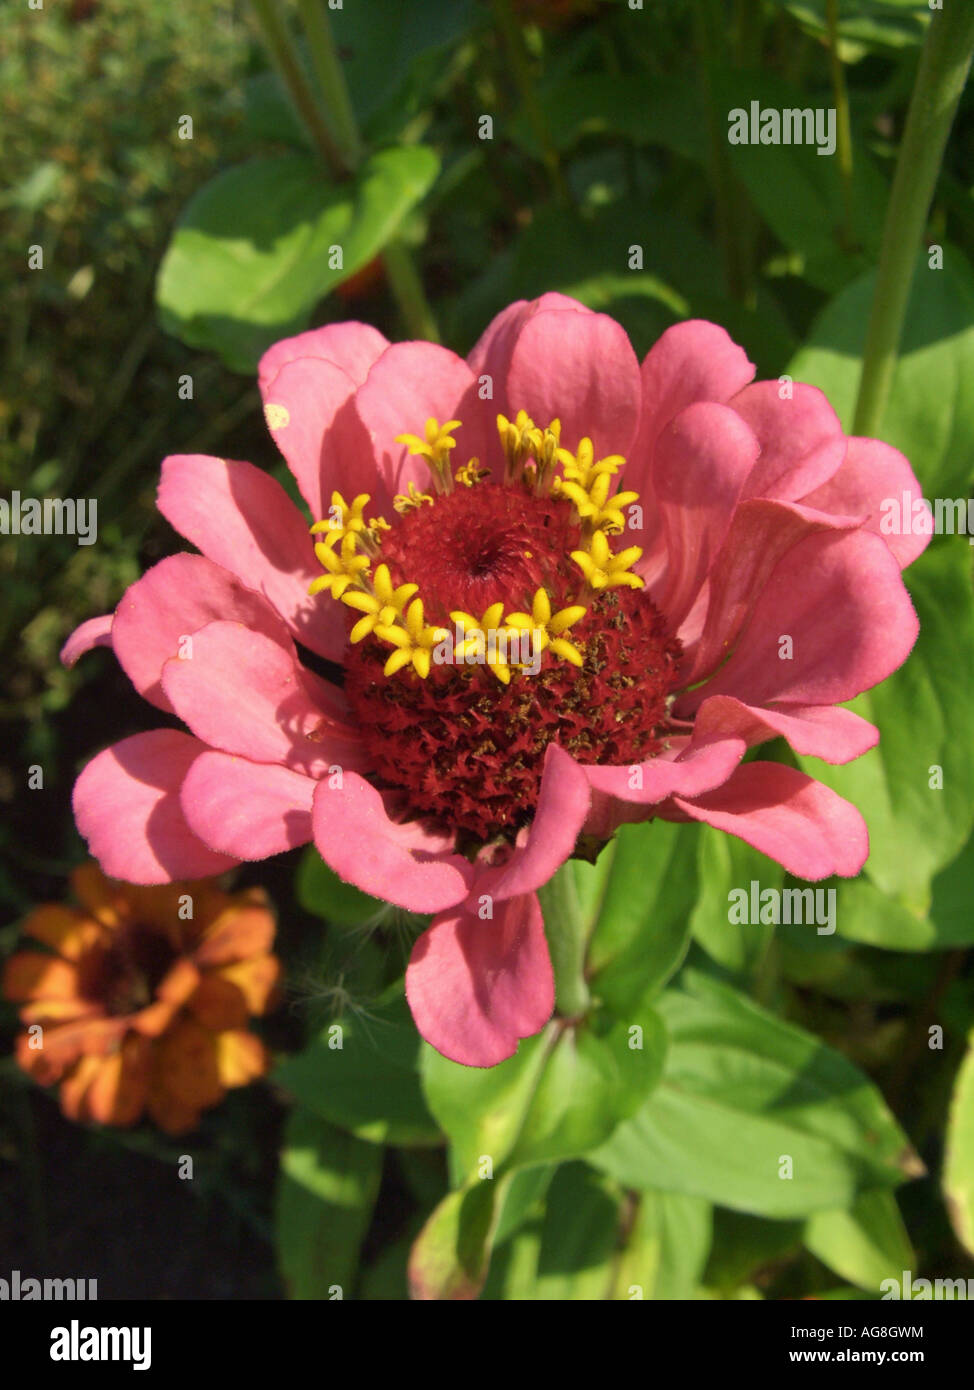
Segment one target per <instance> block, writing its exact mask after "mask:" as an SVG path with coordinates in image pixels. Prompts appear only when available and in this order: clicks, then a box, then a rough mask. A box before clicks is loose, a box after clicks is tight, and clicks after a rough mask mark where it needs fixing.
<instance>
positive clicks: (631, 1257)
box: [614, 1188, 713, 1301]
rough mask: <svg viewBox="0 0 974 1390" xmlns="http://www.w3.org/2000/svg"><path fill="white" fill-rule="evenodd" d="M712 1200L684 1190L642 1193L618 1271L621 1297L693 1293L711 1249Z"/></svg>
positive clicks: (675, 1297) (670, 1297) (682, 1296)
mask: <svg viewBox="0 0 974 1390" xmlns="http://www.w3.org/2000/svg"><path fill="white" fill-rule="evenodd" d="M712 1227H713V1212H712V1208H711V1205H710V1203H709V1202H706V1201H703V1200H702V1199H701V1198H699V1197H688V1196H686V1195H684V1194H683V1193H680V1192H657V1191H653V1190H652V1189H651V1188H650V1189H646V1190H645V1191H643V1192H641V1193H640V1194H639V1200H638V1205H637V1208H636V1214H635V1218H634V1220H633V1223H632V1227H631V1229H630V1232H629V1235H628V1236H627V1238H626V1243H625V1247H624V1248H623V1250H622V1252H621V1254H620V1256H619V1263H618V1267H617V1269H616V1273H615V1281H614V1282H615V1289H616V1297H618V1298H626V1299H633V1298H644V1299H665V1300H667V1301H670V1300H682V1299H688V1298H693V1297H694V1296H695V1295H696V1293H697V1290H698V1289H699V1287H700V1284H701V1282H702V1279H703V1270H704V1266H705V1265H706V1263H707V1256H708V1254H709V1252H710V1243H711V1238H712Z"/></svg>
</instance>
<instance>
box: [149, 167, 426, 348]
mask: <svg viewBox="0 0 974 1390" xmlns="http://www.w3.org/2000/svg"><path fill="white" fill-rule="evenodd" d="M438 168H439V161H438V159H437V157H436V155H435V154H434V153H433V152H432V150H429V149H427V148H425V147H424V146H419V145H413V146H399V147H396V148H393V149H388V150H381V151H380V152H379V153H378V154H375V155H373V156H372V157H371V158H370V159H369V160H368V161H367V162H366V163H365V164H364V165H363V166H362V168H361V169H360V170H359V172H358V173H357V174H356V176H355V178H354V180H350V181H348V182H347V183H342V184H337V185H336V184H334V183H331V182H329V180H328V178H327V177H326V176H325V174H324V173H323V172H322V169H321V167H320V166H319V165H318V164H317V163H316V162H315V161H314V160H313V159H311V158H309V157H306V156H304V155H301V154H282V155H274V156H270V157H266V158H260V159H254V160H250V161H249V162H248V163H246V164H242V165H239V166H238V167H237V168H234V169H228V170H226V171H225V172H224V173H222V174H218V175H217V177H216V178H215V179H213V180H212V181H211V182H210V183H208V184H207V185H206V186H205V187H204V188H203V189H201V190H200V192H199V193H197V195H196V197H195V198H193V199H192V200H191V202H190V203H189V204H188V205H187V207H186V208H185V210H184V212H183V215H182V217H181V218H180V220H179V223H178V225H177V227H176V231H175V233H174V235H173V238H172V241H171V242H170V244H169V249H168V250H167V252H166V255H165V257H164V258H163V262H162V265H161V266H160V269H159V278H158V281H157V285H156V299H157V303H158V306H159V311H160V315H161V319H162V324H163V327H164V328H166V329H167V331H168V332H170V333H173V334H175V335H176V336H177V337H179V338H181V339H182V340H183V342H185V343H188V344H189V345H190V346H191V347H197V348H203V349H205V350H208V351H212V352H216V353H218V354H219V355H220V356H221V357H222V358H223V360H224V362H226V364H227V366H229V367H232V368H234V369H235V370H237V371H246V372H249V371H252V370H253V368H254V366H255V365H256V362H257V359H258V357H259V356H260V354H261V352H263V351H264V349H265V348H267V347H268V346H270V344H271V343H273V342H275V341H276V340H277V339H278V338H282V337H285V336H287V335H288V334H289V333H295V332H297V331H298V330H300V329H301V328H303V327H304V326H305V325H306V323H307V322H308V318H309V316H310V314H311V310H312V309H313V308H314V306H315V304H316V303H317V302H318V300H319V299H321V298H322V297H323V296H324V295H326V294H327V293H329V291H331V290H333V289H334V288H335V286H336V285H339V284H341V283H342V281H343V280H347V279H348V277H349V276H351V275H354V274H355V272H356V271H357V270H360V269H361V268H362V266H363V265H365V264H366V263H367V262H368V261H370V260H371V259H372V257H373V256H375V255H376V254H377V253H378V252H379V251H381V250H382V248H383V246H384V245H385V244H386V242H387V241H389V240H390V239H391V238H392V237H393V236H394V235H395V234H396V232H397V231H398V229H399V227H400V225H401V223H402V221H403V218H404V217H405V216H406V214H407V213H408V212H409V211H410V210H411V209H412V208H413V207H415V205H416V204H417V203H418V202H419V200H420V199H421V198H422V197H423V196H424V195H425V194H426V192H427V191H428V190H429V188H430V186H431V185H432V183H433V180H434V179H435V178H436V174H437V170H438ZM336 248H340V250H341V256H342V264H341V267H340V268H339V267H338V265H337V263H336V262H337V256H336V254H335V249H336Z"/></svg>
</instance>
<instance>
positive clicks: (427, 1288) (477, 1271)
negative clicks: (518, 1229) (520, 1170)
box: [409, 1178, 498, 1300]
mask: <svg viewBox="0 0 974 1390" xmlns="http://www.w3.org/2000/svg"><path fill="white" fill-rule="evenodd" d="M497 1195H498V1190H497V1185H496V1184H495V1183H494V1182H492V1181H490V1180H489V1179H487V1180H483V1181H481V1180H480V1179H479V1178H474V1179H473V1180H472V1181H471V1182H470V1183H469V1184H468V1185H467V1186H466V1187H462V1188H460V1189H459V1190H458V1191H456V1192H450V1193H448V1194H447V1196H446V1197H444V1198H443V1201H442V1202H441V1203H440V1204H439V1206H438V1207H437V1208H436V1210H435V1211H434V1212H433V1214H432V1216H431V1217H430V1218H429V1220H428V1221H427V1223H426V1225H425V1226H424V1227H423V1229H422V1230H421V1231H420V1233H419V1236H418V1237H417V1239H416V1243H415V1244H414V1246H413V1248H412V1253H411V1254H410V1257H409V1287H410V1292H411V1294H412V1296H413V1298H416V1299H454V1300H460V1299H471V1298H476V1297H477V1294H478V1293H479V1292H480V1289H481V1287H482V1286H483V1282H484V1280H485V1279H486V1277H487V1265H488V1261H489V1259H490V1239H491V1231H492V1228H493V1225H494V1213H495V1206H496V1198H497Z"/></svg>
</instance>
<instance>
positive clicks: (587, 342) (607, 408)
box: [494, 308, 641, 458]
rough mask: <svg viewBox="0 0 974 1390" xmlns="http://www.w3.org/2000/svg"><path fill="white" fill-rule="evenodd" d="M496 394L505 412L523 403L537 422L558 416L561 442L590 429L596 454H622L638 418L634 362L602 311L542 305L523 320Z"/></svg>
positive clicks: (573, 443) (571, 444) (569, 443)
mask: <svg viewBox="0 0 974 1390" xmlns="http://www.w3.org/2000/svg"><path fill="white" fill-rule="evenodd" d="M494 398H495V407H496V409H498V410H503V409H504V405H503V404H500V402H501V401H503V402H506V405H507V410H506V412H505V413H506V414H507V415H509V416H511V415H513V414H515V413H516V412H517V411H518V410H526V411H527V412H528V414H529V415H530V416H531V418H532V419H533V420H534V421H535V423H536V424H538V425H541V426H545V425H547V424H548V423H549V421H551V420H553V419H556V418H557V419H559V420H560V421H561V438H562V443H563V444H564V445H565V447H566V448H569V449H575V448H576V447H577V446H578V442H579V440H580V439H581V438H582V437H583V436H585V435H588V436H589V438H591V440H592V442H593V444H594V446H595V456H596V458H599V457H601V456H604V455H606V454H623V455H626V454H628V453H629V448H630V445H631V444H632V442H633V439H634V437H635V434H636V427H637V425H638V424H639V412H640V403H641V386H640V380H639V362H638V359H637V358H636V354H635V353H634V352H633V350H632V344H631V343H630V342H629V339H628V337H627V336H626V333H625V330H624V329H623V328H621V327H620V326H619V324H617V323H616V322H615V320H614V319H611V318H609V317H608V315H607V314H593V313H579V312H578V311H577V310H575V309H562V308H558V309H555V308H551V309H548V308H544V309H541V308H539V310H538V312H536V313H535V314H533V315H531V316H530V317H529V318H528V319H526V321H525V322H524V324H523V326H522V328H521V331H520V333H519V334H518V336H517V340H516V342H515V344H514V348H513V351H512V353H511V361H510V367H509V369H508V372H507V378H506V380H505V381H504V382H502V383H495V386H494Z"/></svg>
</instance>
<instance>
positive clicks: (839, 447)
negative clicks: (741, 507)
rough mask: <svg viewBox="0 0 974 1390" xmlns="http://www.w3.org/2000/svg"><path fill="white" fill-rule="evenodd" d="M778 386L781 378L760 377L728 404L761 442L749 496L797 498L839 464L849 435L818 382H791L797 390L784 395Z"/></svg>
mask: <svg viewBox="0 0 974 1390" xmlns="http://www.w3.org/2000/svg"><path fill="white" fill-rule="evenodd" d="M779 390H780V387H779V384H778V382H777V381H756V382H755V383H754V385H753V386H746V387H745V388H744V390H743V391H741V392H740V394H739V395H737V396H735V397H734V399H733V400H732V401H731V402H730V404H731V405H732V406H733V408H734V409H735V410H736V411H737V413H738V414H739V415H740V417H741V419H742V420H745V421H746V422H747V424H748V425H750V427H751V429H752V430H753V431H754V433H755V435H756V436H757V438H758V439H759V440H760V442H761V457H760V459H759V460H758V462H757V464H756V465H755V468H754V472H753V473H752V474H751V476H750V478H749V479H748V480H747V487H746V488H745V489H744V492H745V496H746V497H775V498H779V499H780V500H781V501H784V502H794V501H797V500H798V498H800V497H804V496H805V494H806V493H807V492H811V490H812V489H813V488H816V487H819V486H820V485H821V484H822V483H824V482H825V481H826V479H827V478H830V477H831V476H832V474H833V473H835V472H836V470H837V469H838V468H839V467H840V466H841V464H842V460H843V459H844V458H845V451H846V438H845V435H844V434H843V432H842V426H841V425H840V423H839V417H838V416H837V415H836V413H835V411H834V410H833V409H832V407H831V406H830V405H829V403H828V401H827V400H826V398H825V396H824V395H823V394H822V392H821V391H819V390H818V389H817V388H816V387H814V386H803V385H802V384H801V382H796V383H793V384H792V385H791V387H790V390H791V391H792V393H793V394H792V396H791V398H790V399H785V400H782V399H781V397H780V395H779V394H778V393H779Z"/></svg>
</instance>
